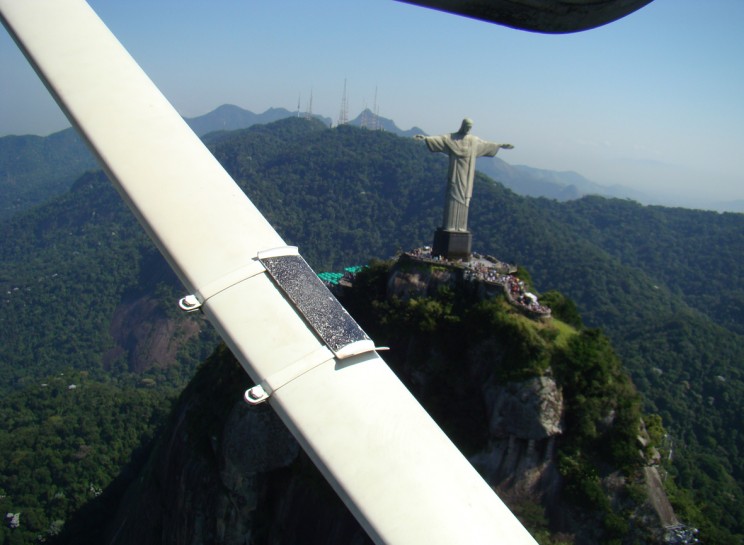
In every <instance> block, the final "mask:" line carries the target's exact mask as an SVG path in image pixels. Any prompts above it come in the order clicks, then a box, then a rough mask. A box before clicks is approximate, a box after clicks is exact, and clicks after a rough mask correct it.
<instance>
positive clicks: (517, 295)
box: [406, 246, 550, 316]
mask: <svg viewBox="0 0 744 545" xmlns="http://www.w3.org/2000/svg"><path fill="white" fill-rule="evenodd" d="M406 255H407V256H409V257H412V258H414V259H417V260H421V261H426V262H433V263H442V262H448V263H452V264H454V265H457V266H459V267H461V268H462V269H463V277H464V279H465V280H468V281H471V282H476V281H477V282H485V283H487V284H493V285H498V286H502V287H503V289H504V292H505V293H506V295H507V298H508V299H509V301H510V302H511V303H512V304H514V305H515V306H517V307H520V308H523V309H524V310H526V311H527V312H530V313H533V314H537V315H540V316H550V308H548V307H547V306H545V305H541V304H540V302H539V301H538V300H537V296H536V295H535V294H533V293H530V292H529V291H527V290H526V289H525V284H524V282H523V281H522V280H520V279H519V278H517V277H516V276H515V275H514V274H512V272H513V271H514V270H516V268H515V267H513V266H512V265H508V264H506V263H502V262H500V261H498V260H495V259H493V258H490V257H489V258H483V257H481V256H479V255H477V254H474V256H473V259H471V260H470V261H461V260H457V261H455V262H450V261H448V260H447V259H445V258H443V257H441V256H433V255H432V254H431V246H424V247H423V248H416V249H415V250H411V251H410V252H406Z"/></svg>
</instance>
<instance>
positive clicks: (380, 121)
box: [349, 108, 426, 137]
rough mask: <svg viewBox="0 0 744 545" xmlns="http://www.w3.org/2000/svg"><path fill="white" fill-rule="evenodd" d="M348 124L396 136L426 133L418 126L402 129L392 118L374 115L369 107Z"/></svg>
mask: <svg viewBox="0 0 744 545" xmlns="http://www.w3.org/2000/svg"><path fill="white" fill-rule="evenodd" d="M349 125H353V126H355V127H363V128H366V129H371V130H380V131H387V132H391V133H393V134H397V135H398V136H409V137H413V136H414V135H416V134H426V133H425V132H424V131H423V130H422V129H420V128H418V127H411V128H410V129H408V130H407V131H404V130H403V129H400V128H398V126H397V125H396V124H395V121H393V120H392V119H387V118H386V117H382V116H380V115H376V114H375V113H374V112H373V111H372V110H370V109H369V108H365V109H364V111H363V112H362V113H360V114H359V115H358V116H357V117H356V118H355V119H353V120H352V121H350V122H349Z"/></svg>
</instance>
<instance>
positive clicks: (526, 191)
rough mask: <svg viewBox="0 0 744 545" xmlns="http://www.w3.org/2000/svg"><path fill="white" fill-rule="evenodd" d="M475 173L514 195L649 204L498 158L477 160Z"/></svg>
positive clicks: (635, 195)
mask: <svg viewBox="0 0 744 545" xmlns="http://www.w3.org/2000/svg"><path fill="white" fill-rule="evenodd" d="M478 170H480V171H481V172H483V173H484V174H486V175H488V176H490V177H491V178H493V179H494V180H498V181H500V182H501V183H503V184H504V185H505V186H506V187H508V188H509V189H511V190H512V191H514V192H515V193H517V194H519V195H524V196H526V197H547V198H549V199H555V200H558V201H570V200H573V199H578V198H580V197H583V196H585V195H601V196H603V197H615V198H620V199H632V200H634V201H638V202H640V203H644V204H651V203H652V200H653V199H651V198H650V197H649V196H647V195H645V194H643V193H641V192H640V191H636V190H634V189H631V188H629V187H623V186H617V185H616V186H603V185H600V184H598V183H595V182H592V181H591V180H588V179H586V178H585V177H584V176H582V175H581V174H579V173H578V172H573V171H562V172H559V171H556V170H544V169H540V168H534V167H529V166H527V165H510V164H509V163H507V162H505V161H503V160H501V159H499V158H498V157H494V158H493V159H491V158H481V159H478Z"/></svg>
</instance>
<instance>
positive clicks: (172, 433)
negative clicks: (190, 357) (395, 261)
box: [105, 273, 673, 545]
mask: <svg viewBox="0 0 744 545" xmlns="http://www.w3.org/2000/svg"><path fill="white" fill-rule="evenodd" d="M407 274H408V276H407V278H408V283H406V282H407V281H406V280H405V278H406V277H403V276H399V277H398V279H397V280H396V281H395V286H396V289H397V290H399V291H398V293H406V294H408V295H409V296H413V295H414V294H415V292H416V290H421V289H428V288H426V286H429V285H430V282H429V281H428V280H427V281H426V282H424V281H422V280H421V278H420V277H417V276H416V275H415V274H414V275H411V274H409V273H407ZM437 274H438V273H437ZM430 276H431V275H430ZM440 276H441V275H440ZM443 278H444V277H443ZM444 280H446V281H447V282H450V281H451V280H452V279H450V278H446V279H444ZM388 284H389V285H390V282H388ZM541 327H542V326H541ZM402 338H404V339H405V340H404V341H403V342H402V344H401V343H398V344H397V346H395V347H394V350H393V352H395V354H397V356H396V357H391V358H390V359H389V363H390V364H391V367H393V369H394V370H395V371H396V373H397V374H398V375H399V376H400V377H401V378H402V380H403V381H404V382H406V384H407V385H408V386H409V388H411V390H412V392H413V393H414V395H416V396H417V397H418V398H419V399H420V400H421V401H422V403H423V404H424V406H425V408H427V410H429V411H430V413H431V414H432V415H433V417H434V418H435V420H437V421H438V422H439V423H440V425H441V426H442V427H443V429H444V430H445V432H447V433H448V434H449V435H450V437H452V438H453V440H454V441H455V443H456V444H457V445H458V446H460V448H461V449H462V450H463V452H464V453H465V454H466V456H467V457H468V458H469V459H470V461H471V462H472V463H473V465H474V466H475V467H476V468H477V469H478V470H479V471H480V473H481V474H482V475H483V476H484V478H485V479H486V480H487V482H489V483H490V484H491V485H492V486H493V487H494V489H495V490H496V491H497V492H498V494H499V495H500V496H501V497H502V499H504V500H505V501H506V502H507V504H508V505H510V507H512V508H513V509H514V510H515V512H516V513H517V515H518V516H521V517H522V518H523V519H524V520H525V522H526V524H528V526H531V527H532V529H534V530H536V531H538V532H541V534H540V535H542V536H543V537H545V536H547V535H550V534H551V533H552V535H553V536H556V535H559V536H560V539H562V540H563V542H565V543H575V544H576V545H584V544H590V543H598V542H602V540H603V536H604V534H603V532H604V531H605V530H603V529H602V524H603V523H602V521H601V520H598V518H597V517H596V516H595V515H587V514H585V513H584V512H583V510H582V509H580V508H576V507H575V506H574V505H573V504H572V501H571V500H569V499H567V497H566V493H565V490H566V484H567V482H566V477H564V476H562V474H561V471H559V467H560V464H559V456H558V451H559V449H560V445H561V444H562V442H563V441H564V434H565V433H566V420H567V411H568V409H567V403H566V399H565V395H564V392H563V390H562V388H561V386H560V385H559V381H558V380H557V379H556V378H555V377H554V376H553V372H552V370H551V369H550V368H548V369H546V370H545V372H543V373H542V374H540V375H538V376H530V377H527V378H523V379H518V380H508V381H505V380H502V379H500V378H499V377H500V375H498V373H497V372H496V371H495V370H496V369H497V368H498V367H499V365H500V364H501V363H500V362H503V361H504V359H505V355H504V353H503V351H504V350H505V349H506V348H505V347H504V345H503V344H501V343H499V342H494V341H492V340H489V341H482V342H479V343H476V344H474V345H471V346H468V348H467V350H462V351H461V353H460V354H459V356H458V357H457V358H452V357H450V355H448V354H447V353H445V352H443V349H442V347H441V346H440V344H438V343H432V342H430V339H429V338H428V337H426V335H423V336H422V335H421V334H416V333H415V332H413V331H412V332H411V333H410V335H408V336H405V335H404V336H403V337H402ZM407 354H417V358H410V357H407V356H406V355H407ZM392 355H393V354H392V352H391V356H392ZM422 362H424V363H423V364H422ZM250 386H251V384H250V382H249V380H248V378H247V376H246V375H245V373H244V372H243V371H242V369H241V368H240V366H239V365H238V364H237V363H236V362H235V360H234V359H233V358H232V356H231V355H230V353H229V352H228V351H227V349H225V348H221V349H220V350H218V352H216V353H215V354H214V355H213V356H212V357H211V358H210V360H209V361H208V362H207V363H206V364H205V365H204V366H203V367H202V369H201V370H200V372H199V373H198V375H197V377H196V378H195V379H194V381H192V383H191V385H190V386H189V388H188V389H187V390H186V391H185V392H184V393H183V395H182V396H181V399H180V401H179V403H178V405H177V407H176V408H175V410H174V412H173V415H172V418H171V422H170V425H169V427H168V429H167V430H165V432H164V433H163V434H162V436H161V437H160V440H159V442H158V445H157V447H156V448H155V449H154V451H153V455H152V456H151V459H150V462H149V463H148V465H147V467H146V469H145V471H144V472H143V474H142V475H141V476H140V477H139V479H138V480H137V482H136V483H135V484H134V485H133V486H132V487H130V489H129V491H128V492H127V494H126V496H125V498H124V500H123V501H122V502H121V505H120V508H119V512H118V515H117V517H116V519H115V520H113V521H112V522H111V524H109V525H108V528H107V530H106V539H105V542H106V543H111V544H120V545H129V544H136V545H147V544H150V543H152V544H155V543H158V544H162V543H174V544H175V543H179V544H180V543H190V544H194V545H200V544H208V543H209V544H213V543H214V544H225V545H232V544H235V545H238V544H246V543H255V544H258V543H261V544H264V543H266V544H272V545H285V544H286V545H289V544H294V543H303V544H313V543H323V544H335V543H338V544H341V543H343V544H366V543H370V541H369V539H368V538H367V536H366V535H365V533H364V531H363V530H362V529H361V528H360V527H359V525H358V524H357V523H356V521H355V520H354V519H353V518H352V516H351V515H350V513H349V512H348V510H347V509H346V508H345V507H344V506H343V504H342V503H341V501H340V500H339V499H338V498H337V496H336V495H335V494H334V493H333V491H332V490H331V488H330V487H329V485H328V484H327V483H326V482H325V481H324V480H323V478H322V477H321V475H320V474H319V472H318V471H317V470H316V469H315V468H314V467H313V466H312V464H311V463H310V462H309V460H308V459H307V457H306V456H305V455H304V453H302V452H301V450H300V449H299V447H298V445H297V443H296V442H295V440H294V439H293V438H292V437H291V436H290V435H289V433H288V432H287V430H286V429H285V428H284V426H283V424H282V423H281V422H280V421H279V419H278V418H277V417H276V416H275V414H274V413H273V412H272V411H271V409H270V408H269V407H268V406H258V407H252V406H247V405H246V404H245V403H244V402H243V400H242V394H243V392H244V390H245V389H246V388H248V387H250ZM611 419H612V418H610V420H611ZM607 425H608V426H609V425H610V424H607ZM639 448H640V447H639ZM643 475H644V478H643V482H641V483H636V484H637V485H638V486H640V487H641V489H642V490H644V492H643V494H644V498H645V497H646V496H648V497H649V498H650V499H649V500H648V501H645V500H644V499H643V498H641V499H640V501H639V499H638V498H636V499H635V500H633V501H631V500H629V499H628V493H627V490H626V485H627V484H628V483H627V479H626V477H624V476H623V474H622V473H621V472H620V471H617V470H612V468H609V467H608V468H606V469H605V470H604V471H603V475H602V477H601V488H602V490H603V491H604V495H605V497H607V498H609V500H608V501H609V502H610V503H611V505H612V507H613V508H617V509H618V512H620V510H622V512H624V513H631V515H630V516H631V517H632V518H633V524H632V525H631V527H630V530H628V531H627V532H626V534H625V536H624V538H623V539H621V540H620V541H618V542H617V543H624V542H627V543H656V542H657V541H659V540H660V539H661V538H660V537H659V536H660V529H661V526H662V523H663V522H666V521H667V520H673V511H672V510H671V506H669V504H668V500H666V497H665V495H664V494H663V490H662V487H661V483H660V481H659V480H658V479H657V477H658V473H656V470H655V469H654V468H652V467H648V468H646V469H645V470H644V471H643ZM568 484H570V483H568ZM649 491H650V493H649ZM634 502H635V503H634ZM654 530H656V533H655V532H654ZM556 532H558V534H556Z"/></svg>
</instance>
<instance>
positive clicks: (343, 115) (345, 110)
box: [338, 78, 349, 125]
mask: <svg viewBox="0 0 744 545" xmlns="http://www.w3.org/2000/svg"><path fill="white" fill-rule="evenodd" d="M348 122H349V104H348V102H347V98H346V78H344V94H343V96H342V97H341V111H340V112H339V114H338V124H339V125H346V124H347V123H348Z"/></svg>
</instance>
